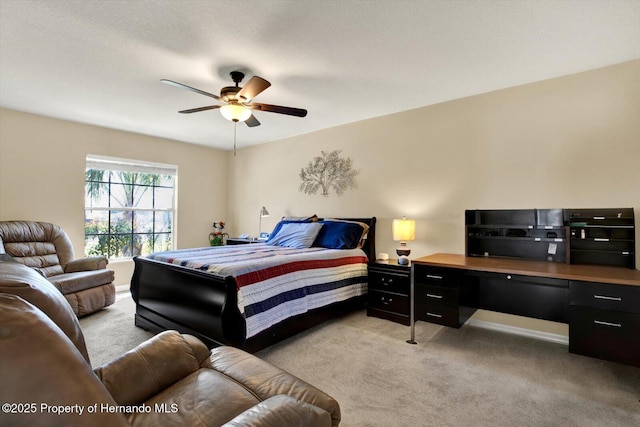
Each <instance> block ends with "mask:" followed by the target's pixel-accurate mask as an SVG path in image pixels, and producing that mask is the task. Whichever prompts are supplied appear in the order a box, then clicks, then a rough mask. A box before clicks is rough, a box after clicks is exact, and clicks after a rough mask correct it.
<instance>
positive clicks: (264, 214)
mask: <svg viewBox="0 0 640 427" xmlns="http://www.w3.org/2000/svg"><path fill="white" fill-rule="evenodd" d="M267 216H269V211H268V210H267V208H265V207H264V206H263V207H262V209H260V225H259V226H258V236H260V234H262V218H264V217H267Z"/></svg>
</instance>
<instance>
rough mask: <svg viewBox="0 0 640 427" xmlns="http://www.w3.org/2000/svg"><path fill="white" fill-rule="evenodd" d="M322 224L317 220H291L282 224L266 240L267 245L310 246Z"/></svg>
mask: <svg viewBox="0 0 640 427" xmlns="http://www.w3.org/2000/svg"><path fill="white" fill-rule="evenodd" d="M321 228H322V224H318V223H317V222H292V223H288V224H282V227H281V228H280V230H278V233H277V234H276V235H275V236H273V237H272V238H270V239H269V240H268V241H267V245H272V246H286V247H289V248H310V247H311V245H312V244H313V242H314V241H315V240H316V237H318V233H319V232H320V229H321Z"/></svg>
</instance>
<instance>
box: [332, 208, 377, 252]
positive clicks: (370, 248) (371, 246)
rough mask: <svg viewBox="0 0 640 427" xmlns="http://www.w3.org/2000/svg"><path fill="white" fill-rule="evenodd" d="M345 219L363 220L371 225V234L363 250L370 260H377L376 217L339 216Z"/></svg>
mask: <svg viewBox="0 0 640 427" xmlns="http://www.w3.org/2000/svg"><path fill="white" fill-rule="evenodd" d="M337 219H342V220H345V221H358V222H363V223H365V224H367V225H368V226H369V234H367V239H366V240H365V242H364V244H363V245H362V250H363V251H364V252H365V253H366V254H367V257H368V258H369V261H375V260H376V217H375V216H374V217H370V218H337Z"/></svg>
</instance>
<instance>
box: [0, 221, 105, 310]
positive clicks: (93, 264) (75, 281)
mask: <svg viewBox="0 0 640 427" xmlns="http://www.w3.org/2000/svg"><path fill="white" fill-rule="evenodd" d="M4 252H6V253H7V254H9V255H11V256H12V257H13V258H14V259H15V260H16V261H18V262H20V263H22V264H25V265H27V266H29V267H32V268H34V269H35V270H36V271H38V272H39V273H40V274H42V275H43V276H44V277H46V278H47V279H48V280H49V281H50V282H51V283H53V284H54V285H55V286H56V288H58V290H59V291H60V292H62V294H63V295H64V297H65V298H66V299H67V301H68V302H69V304H71V307H72V308H73V311H74V312H75V313H76V315H77V316H78V317H82V316H85V315H87V314H89V313H93V312H95V311H98V310H100V309H102V308H104V307H107V306H109V305H111V304H113V302H114V301H115V295H116V289H115V286H114V285H113V279H114V273H113V271H112V270H107V268H106V267H107V263H108V260H107V258H106V257H102V256H100V257H89V258H80V259H74V253H73V245H72V244H71V240H70V239H69V236H68V235H67V233H65V232H64V230H63V229H62V228H60V227H59V226H57V225H54V224H50V223H47V222H37V221H0V253H4Z"/></svg>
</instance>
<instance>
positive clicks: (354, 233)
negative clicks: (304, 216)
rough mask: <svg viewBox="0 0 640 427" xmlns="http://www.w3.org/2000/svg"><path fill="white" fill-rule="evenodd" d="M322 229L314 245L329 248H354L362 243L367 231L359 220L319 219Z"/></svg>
mask: <svg viewBox="0 0 640 427" xmlns="http://www.w3.org/2000/svg"><path fill="white" fill-rule="evenodd" d="M318 223H319V224H322V225H323V226H322V229H321V230H320V233H318V237H317V238H316V241H315V242H314V243H313V246H320V247H323V248H327V249H354V248H357V247H358V246H359V245H360V240H361V239H362V237H363V234H364V233H365V231H366V230H365V229H364V227H362V225H360V224H358V223H357V222H347V221H319V222H318Z"/></svg>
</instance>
